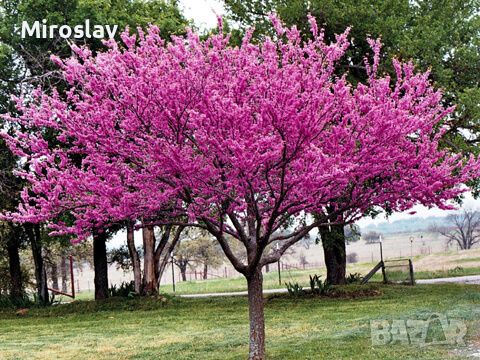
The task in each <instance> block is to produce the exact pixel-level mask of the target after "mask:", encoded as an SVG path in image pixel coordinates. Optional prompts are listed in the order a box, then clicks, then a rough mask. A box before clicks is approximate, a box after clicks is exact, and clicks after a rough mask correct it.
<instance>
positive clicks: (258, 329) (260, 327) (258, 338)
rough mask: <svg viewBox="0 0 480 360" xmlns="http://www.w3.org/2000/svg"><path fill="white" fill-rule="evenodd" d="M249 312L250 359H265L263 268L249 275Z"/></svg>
mask: <svg viewBox="0 0 480 360" xmlns="http://www.w3.org/2000/svg"><path fill="white" fill-rule="evenodd" d="M247 283H248V312H249V318H250V352H249V357H248V358H249V360H264V359H265V316H264V311H263V308H264V301H263V277H262V269H261V268H258V269H256V271H255V272H254V273H253V274H252V275H250V276H248V277H247Z"/></svg>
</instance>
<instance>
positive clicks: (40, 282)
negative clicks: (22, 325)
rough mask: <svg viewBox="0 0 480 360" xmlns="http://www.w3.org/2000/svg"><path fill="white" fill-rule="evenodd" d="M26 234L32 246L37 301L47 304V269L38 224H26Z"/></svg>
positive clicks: (42, 304) (40, 303)
mask: <svg viewBox="0 0 480 360" xmlns="http://www.w3.org/2000/svg"><path fill="white" fill-rule="evenodd" d="M25 230H26V231H27V236H28V238H29V240H30V246H31V248H32V256H33V263H34V267H35V281H36V284H37V297H38V303H39V305H41V306H46V305H47V304H48V300H49V299H48V287H47V271H46V269H45V263H44V261H43V254H42V244H41V242H40V240H41V239H40V225H38V224H27V225H26V229H25Z"/></svg>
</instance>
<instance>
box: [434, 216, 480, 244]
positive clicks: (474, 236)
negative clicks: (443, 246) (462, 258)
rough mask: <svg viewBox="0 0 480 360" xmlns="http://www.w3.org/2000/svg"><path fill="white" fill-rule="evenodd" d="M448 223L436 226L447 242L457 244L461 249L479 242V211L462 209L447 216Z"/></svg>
mask: <svg viewBox="0 0 480 360" xmlns="http://www.w3.org/2000/svg"><path fill="white" fill-rule="evenodd" d="M447 221H448V225H445V226H442V227H436V229H437V232H438V233H440V234H441V235H443V236H445V237H446V238H447V244H448V245H450V244H452V243H453V244H455V243H456V244H458V246H459V248H460V249H462V250H468V249H471V248H472V247H473V246H474V245H475V244H478V243H479V242H480V212H479V211H477V210H467V209H466V210H463V212H461V213H458V214H452V215H449V216H448V217H447Z"/></svg>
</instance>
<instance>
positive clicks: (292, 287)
mask: <svg viewBox="0 0 480 360" xmlns="http://www.w3.org/2000/svg"><path fill="white" fill-rule="evenodd" d="M285 286H286V287H287V291H288V294H289V295H290V296H294V297H299V296H301V295H303V294H304V293H305V292H304V291H303V287H302V286H300V285H299V284H298V283H291V282H288V283H285Z"/></svg>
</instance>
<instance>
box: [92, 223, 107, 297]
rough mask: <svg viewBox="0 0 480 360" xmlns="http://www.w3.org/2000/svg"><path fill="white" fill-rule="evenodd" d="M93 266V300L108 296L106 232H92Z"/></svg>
mask: <svg viewBox="0 0 480 360" xmlns="http://www.w3.org/2000/svg"><path fill="white" fill-rule="evenodd" d="M93 267H94V270H95V277H94V283H95V300H102V299H106V298H108V263H107V234H106V233H105V232H102V233H99V232H94V234H93Z"/></svg>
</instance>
